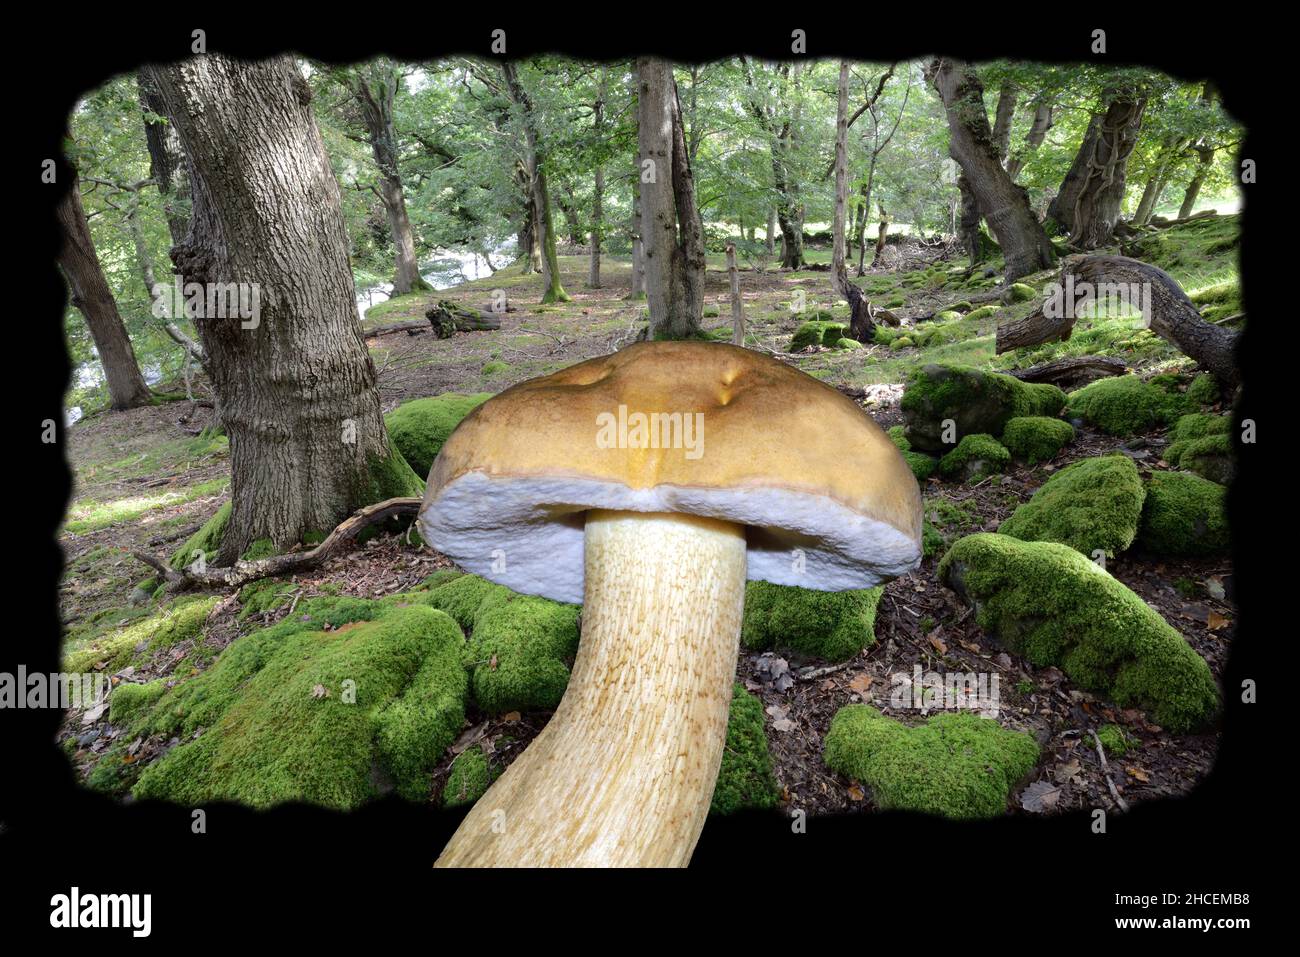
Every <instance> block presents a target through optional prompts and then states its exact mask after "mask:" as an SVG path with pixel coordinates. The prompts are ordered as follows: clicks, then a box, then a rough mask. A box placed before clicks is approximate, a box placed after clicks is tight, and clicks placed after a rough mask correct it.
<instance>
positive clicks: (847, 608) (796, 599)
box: [740, 581, 883, 661]
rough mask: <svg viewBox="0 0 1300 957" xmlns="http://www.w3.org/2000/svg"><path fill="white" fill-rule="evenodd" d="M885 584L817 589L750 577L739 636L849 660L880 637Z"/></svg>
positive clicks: (760, 646)
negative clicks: (878, 623)
mask: <svg viewBox="0 0 1300 957" xmlns="http://www.w3.org/2000/svg"><path fill="white" fill-rule="evenodd" d="M882 592H883V589H882V588H879V587H877V588H867V589H861V590H851V591H839V592H829V591H813V590H811V589H807V588H798V587H796V586H793V585H775V584H773V583H772V582H765V581H751V582H748V583H747V584H746V586H745V617H744V621H743V623H742V625H741V629H740V642H741V644H743V645H744V646H745V647H746V648H752V649H754V650H755V651H767V650H769V649H773V648H780V649H788V650H789V651H793V652H795V653H796V654H800V655H806V656H808V657H811V658H821V659H824V660H826V661H847V660H848V659H849V658H852V657H853V656H854V655H856V654H857V653H858V652H859V651H861V650H862V649H864V648H868V647H870V646H871V645H872V644H874V643H875V640H876V632H875V625H876V605H877V604H878V603H879V602H880V596H881V594H882Z"/></svg>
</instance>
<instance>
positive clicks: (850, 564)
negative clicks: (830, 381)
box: [420, 342, 921, 867]
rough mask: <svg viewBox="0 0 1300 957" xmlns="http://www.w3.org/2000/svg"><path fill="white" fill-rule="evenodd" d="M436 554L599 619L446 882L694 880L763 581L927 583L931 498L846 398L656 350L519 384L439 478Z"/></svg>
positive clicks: (783, 377) (471, 820)
mask: <svg viewBox="0 0 1300 957" xmlns="http://www.w3.org/2000/svg"><path fill="white" fill-rule="evenodd" d="M420 524H421V530H422V532H423V534H424V537H425V540H426V541H428V542H429V543H430V544H431V545H432V546H433V547H434V548H437V549H438V550H440V551H442V552H444V553H445V554H446V555H448V556H449V557H451V558H452V559H453V560H455V561H456V562H457V563H458V564H459V565H461V566H462V567H463V568H465V569H467V570H469V571H471V572H475V573H477V574H479V575H482V576H484V577H486V578H489V579H491V580H492V581H495V582H499V583H501V584H503V585H506V586H508V587H509V588H512V589H514V590H515V591H518V592H523V593H526V594H532V595H542V596H544V597H547V598H552V599H555V600H557V601H564V602H582V604H583V612H582V639H581V642H580V645H579V648H578V653H577V659H576V661H575V662H574V666H573V673H572V676H571V678H570V681H569V685H568V688H567V690H566V692H565V694H564V698H563V699H562V700H561V701H560V704H559V707H558V708H557V709H556V711H555V714H554V716H553V717H552V718H551V720H550V721H549V722H548V723H547V725H546V727H545V728H544V729H543V730H542V732H541V734H539V735H538V736H537V738H536V739H535V740H534V741H533V742H532V744H531V745H530V746H529V747H528V749H527V750H526V751H525V752H524V753H523V754H522V755H520V756H519V757H518V758H517V759H516V760H515V761H514V763H512V764H511V765H510V766H509V767H508V768H507V769H506V771H505V773H504V774H502V775H501V777H500V778H498V779H497V781H496V782H495V783H494V784H493V785H492V786H491V787H490V788H489V789H488V791H487V793H486V794H484V795H483V797H481V798H480V799H479V800H478V802H477V803H476V804H475V805H474V807H473V809H472V810H471V811H470V813H469V815H468V816H467V817H466V818H465V820H464V822H463V823H462V824H461V826H460V828H459V829H458V830H457V831H456V833H455V834H454V835H453V837H452V839H451V841H450V842H449V843H448V844H447V847H446V848H445V849H444V850H443V852H442V855H441V856H440V857H439V858H438V861H437V865H438V866H453V867H455V866H544V865H559V866H591V865H596V866H610V865H613V866H684V865H686V864H687V863H688V862H689V861H690V857H691V852H692V851H693V850H694V848H695V843H696V841H697V840H698V839H699V835H700V831H701V830H702V829H703V826H704V820H705V817H706V816H707V814H708V810H709V804H710V801H711V798H712V794H713V787H714V783H715V781H716V779H717V775H718V768H719V766H720V764H721V761H722V750H723V743H724V741H725V737H726V726H727V713H728V706H729V702H730V700H731V687H732V682H733V680H734V676H735V668H736V656H737V652H738V644H739V635H740V624H741V615H742V612H743V608H744V601H745V580H746V578H747V577H748V578H754V579H763V580H766V581H771V582H776V583H778V584H783V585H799V586H802V587H804V588H812V589H820V590H823V591H840V590H844V589H850V588H869V587H871V586H873V585H876V584H879V583H880V582H882V581H885V580H887V579H890V578H893V577H896V576H898V575H902V574H904V573H906V572H908V571H910V570H911V569H913V568H915V567H916V566H917V564H918V563H919V562H920V557H921V541H920V539H921V498H920V492H919V490H918V489H917V485H916V480H915V479H914V478H913V476H912V473H911V471H910V470H909V469H908V467H907V465H906V464H905V463H904V461H903V459H902V457H901V455H900V453H899V451H898V449H897V448H896V447H895V446H894V444H893V442H891V441H890V440H889V438H888V437H887V436H886V435H885V434H884V433H883V432H882V431H881V429H880V428H879V426H877V425H876V424H875V423H874V422H873V421H872V420H871V418H869V417H868V416H867V415H866V414H865V413H863V411H862V410H861V409H860V408H859V407H858V406H857V405H856V404H855V403H854V402H852V401H851V400H850V399H848V398H846V397H845V396H843V395H841V394H840V393H838V392H836V391H835V390H834V389H832V388H830V387H829V386H827V385H825V384H823V383H821V382H819V381H817V380H816V379H814V378H812V377H811V376H808V375H806V374H804V373H803V372H800V371H798V370H797V369H794V368H793V367H791V366H788V365H785V364H783V363H781V362H779V361H777V360H775V359H772V358H770V357H767V356H764V355H761V354H759V353H756V352H752V351H749V350H746V349H741V348H737V347H735V346H729V345H722V344H720V343H709V342H656V343H640V344H637V345H633V346H630V347H628V348H626V349H623V350H622V351H620V352H616V353H614V354H613V355H609V356H604V357H601V358H598V359H591V360H588V361H586V362H582V363H579V364H578V365H575V366H572V367H570V368H568V369H564V370H562V371H560V372H557V373H555V374H553V375H548V376H544V377H542V378H538V379H532V380H530V381H528V382H522V383H520V384H519V385H516V386H514V387H513V388H510V389H507V390H506V391H505V392H502V393H501V394H500V395H498V396H496V397H495V398H492V399H490V400H488V401H487V402H485V403H484V404H483V405H481V406H479V407H478V408H477V409H475V410H474V411H473V412H472V413H470V415H469V416H468V417H467V418H466V419H465V420H464V421H463V422H461V424H460V426H459V427H458V428H457V429H456V431H455V432H454V433H452V435H451V437H450V438H448V440H447V442H446V444H445V445H444V446H443V447H442V450H441V452H440V453H439V455H438V457H437V459H436V460H435V461H434V463H433V468H432V470H431V472H430V474H429V483H428V491H427V493H426V495H425V499H424V504H423V506H422V508H421V513H420Z"/></svg>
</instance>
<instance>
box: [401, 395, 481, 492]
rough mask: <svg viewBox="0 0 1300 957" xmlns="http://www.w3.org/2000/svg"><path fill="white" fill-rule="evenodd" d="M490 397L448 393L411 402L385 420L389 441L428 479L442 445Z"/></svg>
mask: <svg viewBox="0 0 1300 957" xmlns="http://www.w3.org/2000/svg"><path fill="white" fill-rule="evenodd" d="M490 398H492V395H491V393H488V392H482V393H479V394H478V395H458V394H456V393H454V392H447V393H444V394H443V395H438V396H431V397H430V398H427V399H414V400H412V401H411V402H405V403H403V404H402V405H399V406H398V407H397V408H396V409H394V410H393V411H392V412H389V413H388V415H386V416H384V424H385V425H386V426H387V427H388V438H389V440H390V441H391V442H392V443H393V445H395V446H396V447H397V449H398V451H400V452H401V453H402V455H403V457H405V459H406V461H407V462H408V463H409V464H410V466H411V468H412V469H413V470H414V471H415V473H416V474H417V475H428V474H429V469H431V468H432V467H433V460H434V459H435V458H436V457H437V455H438V452H439V451H440V450H441V449H442V443H444V442H446V441H447V438H448V436H450V435H451V433H452V432H453V431H454V430H455V428H456V426H458V425H460V421H461V419H463V418H465V416H467V415H469V414H470V413H471V412H473V411H474V409H476V408H478V407H479V406H480V405H482V404H483V403H484V402H486V401H487V400H488V399H490Z"/></svg>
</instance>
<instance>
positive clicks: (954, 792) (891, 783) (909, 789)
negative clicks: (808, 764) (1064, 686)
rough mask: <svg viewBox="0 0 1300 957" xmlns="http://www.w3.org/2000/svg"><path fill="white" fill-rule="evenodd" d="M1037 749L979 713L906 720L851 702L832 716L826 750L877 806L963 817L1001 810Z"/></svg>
mask: <svg viewBox="0 0 1300 957" xmlns="http://www.w3.org/2000/svg"><path fill="white" fill-rule="evenodd" d="M1038 754H1039V751H1038V745H1037V743H1036V742H1035V741H1034V739H1033V738H1032V737H1030V736H1029V735H1027V734H1024V733H1023V732H1020V731H1008V730H1006V729H1004V728H1002V727H1001V726H999V725H998V723H997V722H996V721H992V720H989V719H987V718H981V717H979V716H977V715H973V714H968V713H961V712H945V713H943V714H937V715H935V716H934V717H932V718H931V719H930V720H929V721H927V722H926V723H925V724H923V725H919V726H917V727H914V728H909V727H907V726H906V725H904V724H902V723H900V722H898V721H895V720H893V719H892V718H887V717H885V716H884V715H882V714H881V713H880V712H879V711H877V710H876V709H875V708H873V707H871V706H870V705H865V704H851V705H848V706H847V707H844V708H841V709H840V710H839V711H838V712H837V713H836V715H835V717H834V719H832V721H831V727H830V731H829V732H828V733H827V735H826V752H825V758H826V766H827V767H829V768H830V769H831V770H833V771H836V772H838V773H839V774H843V775H844V776H845V777H849V778H853V779H855V780H858V781H861V782H862V783H864V784H866V785H867V786H869V787H870V788H871V793H872V796H873V797H874V799H875V802H876V804H877V805H878V806H879V807H880V808H882V809H885V810H900V811H920V812H922V813H925V814H939V815H943V816H944V817H949V818H955V819H959V820H965V819H971V818H988V817H996V816H998V815H999V814H1002V813H1004V812H1005V811H1006V808H1007V798H1008V796H1009V795H1010V792H1011V789H1012V788H1013V787H1014V786H1015V785H1016V783H1017V782H1018V781H1020V780H1021V779H1022V778H1024V777H1025V775H1027V774H1028V773H1029V772H1030V771H1032V770H1033V768H1034V765H1035V764H1037V763H1038Z"/></svg>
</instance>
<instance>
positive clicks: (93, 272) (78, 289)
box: [56, 174, 151, 409]
mask: <svg viewBox="0 0 1300 957" xmlns="http://www.w3.org/2000/svg"><path fill="white" fill-rule="evenodd" d="M56 215H57V217H58V221H59V228H60V230H61V231H62V233H63V245H62V247H61V248H60V250H59V265H60V266H62V267H63V273H64V275H65V276H66V277H67V279H68V285H69V287H70V290H71V293H72V304H73V305H74V306H76V307H77V308H78V309H79V310H81V314H82V316H84V317H85V319H86V325H87V327H89V329H90V336H91V338H92V339H94V341H95V351H96V352H97V353H98V354H99V362H100V365H101V366H102V367H103V369H104V381H105V382H106V383H107V385H108V396H109V401H110V402H111V403H112V406H113V408H115V409H134V408H136V407H137V406H141V405H148V404H149V401H150V398H151V396H150V393H149V386H148V385H146V384H145V381H144V376H143V375H141V374H140V364H139V363H138V362H136V358H135V349H134V348H132V346H131V338H130V337H129V336H128V335H127V334H126V326H125V325H123V324H122V314H121V313H120V312H118V310H117V300H116V299H114V298H113V290H112V289H110V288H109V285H108V280H107V279H105V278H104V269H103V267H102V266H101V265H100V263H99V255H98V254H97V253H96V252H95V243H94V241H93V240H92V239H91V237H90V224H89V223H88V222H87V221H86V210H85V207H83V206H82V205H81V183H80V180H79V179H78V178H77V176H76V175H75V174H74V175H73V178H72V182H71V183H70V184H69V185H68V191H67V193H65V194H64V196H63V199H62V200H61V201H60V202H59V205H58V207H57V209H56Z"/></svg>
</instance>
